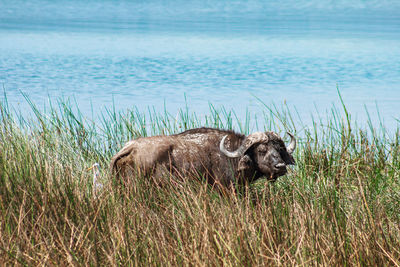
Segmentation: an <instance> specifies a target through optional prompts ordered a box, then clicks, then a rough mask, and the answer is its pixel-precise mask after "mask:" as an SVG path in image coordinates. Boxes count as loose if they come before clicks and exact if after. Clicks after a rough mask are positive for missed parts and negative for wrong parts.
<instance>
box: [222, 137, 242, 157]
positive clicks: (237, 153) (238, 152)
mask: <svg viewBox="0 0 400 267" xmlns="http://www.w3.org/2000/svg"><path fill="white" fill-rule="evenodd" d="M226 137H227V135H225V136H224V137H223V138H222V140H221V142H220V143H219V149H220V150H221V152H222V153H223V154H224V155H225V156H227V157H229V158H238V157H240V156H243V154H244V152H245V151H246V146H244V145H242V146H240V147H239V148H238V149H237V150H236V151H233V152H230V151H228V150H226V148H225V145H224V142H225V139H226Z"/></svg>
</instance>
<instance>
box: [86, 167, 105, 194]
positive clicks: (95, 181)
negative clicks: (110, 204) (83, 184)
mask: <svg viewBox="0 0 400 267" xmlns="http://www.w3.org/2000/svg"><path fill="white" fill-rule="evenodd" d="M87 170H88V171H90V170H93V184H92V189H93V193H94V194H96V193H97V192H98V191H99V190H100V189H101V188H102V187H103V185H102V184H101V183H99V182H98V178H100V164H98V163H97V162H96V163H95V164H93V166H92V167H90V168H88V169H87Z"/></svg>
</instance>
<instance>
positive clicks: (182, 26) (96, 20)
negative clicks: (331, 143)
mask: <svg viewBox="0 0 400 267" xmlns="http://www.w3.org/2000/svg"><path fill="white" fill-rule="evenodd" d="M264 2H266V1H261V0H248V1H246V0H237V1H224V0H222V1H218V0H208V1H183V0H182V1H180V0H171V1H162V0H158V1H157V0H149V1H94V0H92V1H63V0H61V1H57V0H56V1H45V0H35V1H34V0H31V1H20V0H17V1H6V0H0V10H1V12H0V85H1V86H2V87H3V88H4V90H5V92H6V94H7V96H8V101H9V102H10V103H11V104H12V105H13V106H14V107H17V108H21V109H22V110H24V112H27V113H29V111H27V110H26V109H25V108H26V106H27V104H26V101H25V100H24V98H23V96H22V95H21V91H22V92H24V93H27V94H28V95H29V96H30V98H31V99H32V100H33V101H34V102H35V103H37V104H38V105H39V106H42V105H44V104H45V103H47V102H48V98H50V99H57V98H59V97H64V98H75V99H76V101H77V103H78V105H79V108H80V109H81V110H82V111H83V113H84V114H87V115H88V116H92V115H91V114H92V113H91V112H92V111H91V110H92V108H93V109H94V111H95V113H96V112H97V110H101V109H103V108H104V107H109V106H110V105H111V103H112V102H113V99H114V103H115V104H116V107H117V109H120V110H125V109H127V108H132V107H133V106H137V107H138V108H139V110H143V111H145V110H146V109H147V107H148V106H155V108H156V109H157V110H163V109H164V102H165V103H166V106H167V109H168V110H169V111H170V112H171V113H172V114H174V113H176V111H177V110H178V108H182V107H184V106H185V97H184V96H185V94H186V97H187V99H188V105H189V108H190V109H191V110H193V111H195V112H196V113H198V114H204V113H208V112H207V111H208V109H209V107H208V103H212V104H214V105H216V106H220V105H223V106H225V107H226V108H228V109H229V108H234V109H235V111H236V112H237V113H238V114H239V116H242V115H243V114H244V113H245V110H246V109H249V110H250V111H251V112H252V113H257V112H260V111H262V107H261V106H260V104H259V102H258V101H257V100H256V97H258V98H260V99H261V100H263V101H264V102H265V103H267V104H272V103H275V104H277V105H281V104H282V103H284V102H285V103H287V104H288V105H289V106H290V107H296V109H297V111H298V112H299V113H300V115H301V116H304V118H306V119H305V121H306V122H307V121H308V119H307V118H311V116H312V115H313V116H315V115H316V114H317V112H316V111H315V109H316V108H317V109H318V110H319V111H320V113H324V112H325V110H327V109H329V108H330V107H331V105H332V103H336V104H337V103H339V98H338V96H337V91H336V86H337V85H338V86H339V88H340V90H341V93H342V95H343V97H344V100H345V103H346V104H347V106H348V108H349V110H350V112H351V113H352V114H353V118H354V119H357V120H359V121H360V123H363V122H364V121H365V120H366V113H365V110H364V109H365V108H364V107H367V108H368V110H369V112H370V115H371V116H372V119H373V121H374V122H375V123H377V122H378V115H377V112H376V105H378V107H379V111H380V116H381V117H382V119H383V120H384V122H385V124H386V125H387V127H389V128H392V129H394V128H396V127H397V125H398V122H397V120H396V119H400V112H399V104H400V1H395V0H386V1H385V0H383V1H376V0H364V1H361V0H359V1H344V0H343V1H328V0H322V1H317V0H309V1H305V0H301V1H294V0H292V1H277V0H274V1H268V3H264Z"/></svg>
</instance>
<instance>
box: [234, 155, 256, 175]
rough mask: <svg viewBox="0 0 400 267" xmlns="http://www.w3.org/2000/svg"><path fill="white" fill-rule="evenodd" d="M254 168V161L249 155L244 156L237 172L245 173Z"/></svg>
mask: <svg viewBox="0 0 400 267" xmlns="http://www.w3.org/2000/svg"><path fill="white" fill-rule="evenodd" d="M252 166H253V160H252V159H251V158H250V156H249V155H244V156H243V157H241V158H240V160H239V164H238V168H237V170H238V171H239V172H240V171H245V170H248V169H249V168H250V167H252Z"/></svg>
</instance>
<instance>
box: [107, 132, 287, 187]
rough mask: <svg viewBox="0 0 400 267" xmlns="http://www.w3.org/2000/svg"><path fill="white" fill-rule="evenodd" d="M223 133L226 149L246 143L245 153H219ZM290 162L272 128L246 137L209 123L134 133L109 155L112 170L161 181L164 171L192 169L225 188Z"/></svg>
mask: <svg viewBox="0 0 400 267" xmlns="http://www.w3.org/2000/svg"><path fill="white" fill-rule="evenodd" d="M224 136H227V137H226V139H225V141H224V147H225V149H227V150H229V151H235V150H237V149H238V148H239V147H243V145H245V146H246V147H245V148H244V149H243V151H244V152H243V155H241V156H240V157H227V156H226V155H225V154H224V153H222V152H221V150H220V142H221V140H222V138H223V137H224ZM271 153H272V154H273V155H272V154H271ZM270 154H271V155H270ZM278 163H280V164H281V165H284V166H281V165H277V164H278ZM288 164H294V159H293V157H292V155H290V154H289V153H288V152H287V150H286V147H285V144H284V142H283V141H282V139H281V138H280V137H279V136H278V135H277V134H275V133H273V132H266V133H255V134H252V135H249V136H248V137H246V136H244V135H242V134H237V133H235V132H232V131H225V130H219V129H212V128H198V129H192V130H188V131H185V132H183V133H180V134H175V135H170V136H153V137H141V138H137V139H135V140H132V141H129V142H128V143H127V144H126V145H125V146H124V147H123V148H122V149H121V150H120V151H119V152H118V153H117V154H116V155H115V156H114V157H113V158H112V160H111V168H112V170H113V171H116V172H117V173H118V174H119V175H120V176H122V177H126V176H132V175H134V174H135V173H137V172H139V173H141V174H144V175H151V176H153V177H155V179H156V180H160V179H161V180H162V179H163V178H164V177H165V175H171V174H172V175H181V176H182V177H185V176H187V175H190V174H192V175H193V174H195V175H202V176H203V177H205V178H206V179H207V180H208V181H209V182H210V183H212V184H213V183H215V182H218V183H220V184H221V185H223V186H227V187H229V186H231V185H233V184H244V183H247V182H252V181H253V180H255V179H258V178H259V177H261V176H264V175H265V176H266V177H267V178H269V179H271V180H275V179H276V178H277V177H279V176H281V175H283V174H285V173H286V165H288ZM274 166H280V167H279V168H275V167H274ZM189 177H190V176H189Z"/></svg>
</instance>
